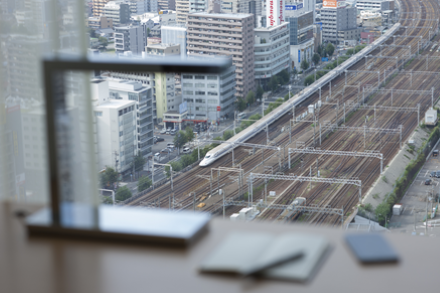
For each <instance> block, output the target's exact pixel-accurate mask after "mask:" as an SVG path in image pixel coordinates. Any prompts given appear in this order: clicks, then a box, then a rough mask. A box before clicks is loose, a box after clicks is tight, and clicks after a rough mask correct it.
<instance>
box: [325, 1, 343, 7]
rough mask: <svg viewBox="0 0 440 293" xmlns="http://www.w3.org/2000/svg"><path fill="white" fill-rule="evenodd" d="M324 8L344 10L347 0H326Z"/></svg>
mask: <svg viewBox="0 0 440 293" xmlns="http://www.w3.org/2000/svg"><path fill="white" fill-rule="evenodd" d="M322 6H323V7H325V8H343V7H345V6H346V3H345V0H339V1H338V0H324V1H322Z"/></svg>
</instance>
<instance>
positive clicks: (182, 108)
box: [179, 102, 188, 114]
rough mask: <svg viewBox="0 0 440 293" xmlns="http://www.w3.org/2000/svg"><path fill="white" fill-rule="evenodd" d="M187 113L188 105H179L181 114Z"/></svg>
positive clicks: (185, 103)
mask: <svg viewBox="0 0 440 293" xmlns="http://www.w3.org/2000/svg"><path fill="white" fill-rule="evenodd" d="M187 111H188V103H187V102H183V103H182V104H180V105H179V114H183V113H185V112H187Z"/></svg>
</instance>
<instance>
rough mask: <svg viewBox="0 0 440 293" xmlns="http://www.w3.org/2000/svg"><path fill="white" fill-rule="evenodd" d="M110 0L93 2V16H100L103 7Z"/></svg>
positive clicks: (95, 0) (94, 0)
mask: <svg viewBox="0 0 440 293" xmlns="http://www.w3.org/2000/svg"><path fill="white" fill-rule="evenodd" d="M108 2H110V0H93V15H94V16H101V15H102V14H103V10H104V6H105V4H107V3H108Z"/></svg>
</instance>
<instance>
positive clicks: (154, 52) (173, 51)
mask: <svg viewBox="0 0 440 293" xmlns="http://www.w3.org/2000/svg"><path fill="white" fill-rule="evenodd" d="M145 54H146V55H147V56H150V57H167V56H180V44H152V45H147V46H146V47H145Z"/></svg>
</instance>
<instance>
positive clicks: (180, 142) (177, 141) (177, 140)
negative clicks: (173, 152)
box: [174, 130, 187, 154]
mask: <svg viewBox="0 0 440 293" xmlns="http://www.w3.org/2000/svg"><path fill="white" fill-rule="evenodd" d="M186 142H187V139H186V134H185V132H183V131H182V130H180V131H179V132H178V133H177V134H176V136H175V137H174V145H175V146H176V148H177V152H178V153H179V154H180V148H181V147H183V146H184V145H185V143H186Z"/></svg>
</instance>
